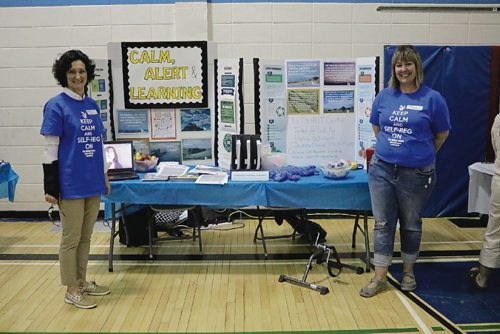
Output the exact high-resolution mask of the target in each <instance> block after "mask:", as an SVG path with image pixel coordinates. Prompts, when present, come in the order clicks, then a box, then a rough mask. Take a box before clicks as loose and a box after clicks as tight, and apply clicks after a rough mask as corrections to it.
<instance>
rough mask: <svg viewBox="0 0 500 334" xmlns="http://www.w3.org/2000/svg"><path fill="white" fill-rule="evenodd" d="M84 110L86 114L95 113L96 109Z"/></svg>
mask: <svg viewBox="0 0 500 334" xmlns="http://www.w3.org/2000/svg"><path fill="white" fill-rule="evenodd" d="M85 111H86V112H87V115H97V110H95V109H87V110H85Z"/></svg>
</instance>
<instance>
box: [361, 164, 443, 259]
mask: <svg viewBox="0 0 500 334" xmlns="http://www.w3.org/2000/svg"><path fill="white" fill-rule="evenodd" d="M435 182H436V171H435V168H434V163H432V164H429V165H427V166H424V167H422V168H408V167H402V166H398V165H394V164H389V163H386V162H384V161H382V160H380V159H379V158H377V157H373V159H372V161H371V163H370V169H369V173H368V185H369V187H370V197H371V201H372V210H373V216H374V219H375V227H374V253H375V256H374V261H373V264H374V265H375V266H376V267H389V266H390V265H391V263H392V254H393V251H394V237H395V234H396V226H397V223H398V220H399V226H400V239H401V258H402V260H403V263H415V262H416V261H417V257H418V252H419V249H420V241H421V239H422V219H421V213H422V210H423V208H424V205H425V203H426V202H427V199H428V198H429V195H430V193H431V192H432V189H433V187H434V184H435Z"/></svg>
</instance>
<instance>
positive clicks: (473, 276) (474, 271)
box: [469, 267, 487, 290]
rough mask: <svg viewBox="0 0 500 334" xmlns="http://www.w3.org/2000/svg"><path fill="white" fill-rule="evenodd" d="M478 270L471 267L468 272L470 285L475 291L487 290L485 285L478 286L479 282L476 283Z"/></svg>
mask: <svg viewBox="0 0 500 334" xmlns="http://www.w3.org/2000/svg"><path fill="white" fill-rule="evenodd" d="M479 272H480V271H479V268H478V267H473V268H470V270H469V280H470V281H471V283H472V285H474V287H475V288H476V289H479V290H484V289H486V288H487V286H486V285H479V282H478V281H477V276H478V275H479Z"/></svg>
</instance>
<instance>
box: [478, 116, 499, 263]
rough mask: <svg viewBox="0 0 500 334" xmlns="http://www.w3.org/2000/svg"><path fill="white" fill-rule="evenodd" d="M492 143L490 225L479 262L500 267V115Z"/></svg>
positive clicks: (494, 128) (494, 129)
mask: <svg viewBox="0 0 500 334" xmlns="http://www.w3.org/2000/svg"><path fill="white" fill-rule="evenodd" d="M491 143H492V144H493V149H494V150H495V169H494V174H493V180H492V181H491V198H490V214H489V219H488V226H487V227H486V232H485V233H484V241H483V247H482V248H481V255H480V257H479V263H481V264H482V265H483V266H485V267H488V268H500V115H497V116H496V118H495V122H494V123H493V127H492V128H491Z"/></svg>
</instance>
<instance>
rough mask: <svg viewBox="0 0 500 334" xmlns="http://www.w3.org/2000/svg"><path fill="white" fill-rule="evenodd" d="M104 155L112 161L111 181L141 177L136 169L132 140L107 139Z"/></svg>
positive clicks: (107, 160)
mask: <svg viewBox="0 0 500 334" xmlns="http://www.w3.org/2000/svg"><path fill="white" fill-rule="evenodd" d="M104 157H105V159H106V162H108V163H109V162H110V163H111V166H110V167H109V169H108V177H109V180H110V181H116V180H133V179H138V178H139V175H137V173H136V172H135V171H134V160H133V146H132V141H105V142H104Z"/></svg>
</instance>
